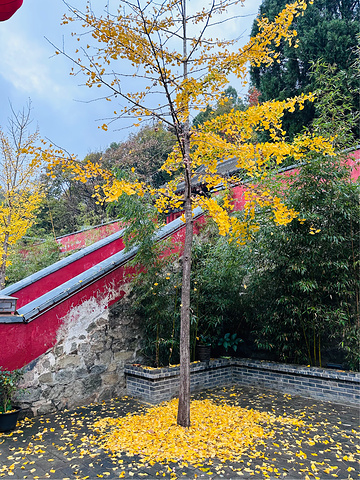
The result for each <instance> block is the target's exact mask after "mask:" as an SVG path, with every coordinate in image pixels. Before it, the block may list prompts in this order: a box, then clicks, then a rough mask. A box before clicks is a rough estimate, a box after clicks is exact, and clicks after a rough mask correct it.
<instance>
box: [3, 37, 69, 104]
mask: <svg viewBox="0 0 360 480" xmlns="http://www.w3.org/2000/svg"><path fill="white" fill-rule="evenodd" d="M0 44H1V46H2V48H1V52H0V64H1V75H2V77H3V78H4V79H5V80H7V81H8V82H10V83H11V84H12V85H13V87H15V88H16V89H17V90H18V91H19V92H25V93H26V94H28V95H29V96H33V95H38V96H39V97H42V98H43V99H46V100H47V101H49V102H50V103H52V104H54V105H56V106H60V105H61V104H62V103H63V102H64V101H69V100H71V97H70V96H69V91H68V89H67V88H65V87H64V86H63V85H62V84H61V83H60V82H58V81H57V79H54V78H53V72H52V71H51V70H50V65H49V64H50V63H51V62H50V61H49V52H48V51H46V50H45V48H43V47H41V46H39V45H37V44H36V42H34V41H32V40H31V39H29V38H26V36H25V35H24V34H22V33H21V32H20V33H19V32H16V33H15V32H12V31H9V30H8V31H7V32H3V31H1V32H0Z"/></svg>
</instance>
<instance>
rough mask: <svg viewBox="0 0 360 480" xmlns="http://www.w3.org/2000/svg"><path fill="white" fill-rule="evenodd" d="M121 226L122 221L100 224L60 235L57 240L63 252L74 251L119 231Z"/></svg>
mask: <svg viewBox="0 0 360 480" xmlns="http://www.w3.org/2000/svg"><path fill="white" fill-rule="evenodd" d="M121 228H122V224H121V222H113V223H109V224H107V225H99V226H97V227H94V228H91V229H88V230H82V231H81V232H75V233H69V235H63V236H62V237H58V238H57V239H56V241H57V243H58V244H59V245H60V251H61V252H72V251H73V250H79V249H81V248H85V247H86V246H87V245H90V244H92V243H94V242H97V241H98V240H102V239H103V238H106V237H108V236H109V235H111V234H112V233H115V232H118V231H119V230H121Z"/></svg>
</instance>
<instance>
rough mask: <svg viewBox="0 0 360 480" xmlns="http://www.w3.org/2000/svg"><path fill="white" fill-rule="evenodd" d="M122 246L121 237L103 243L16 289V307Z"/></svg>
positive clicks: (108, 255)
mask: <svg viewBox="0 0 360 480" xmlns="http://www.w3.org/2000/svg"><path fill="white" fill-rule="evenodd" d="M123 248H124V241H123V239H122V238H118V239H117V240H114V241H113V242H111V243H109V244H107V245H104V246H103V247H101V248H99V249H97V250H95V251H94V252H91V253H89V254H88V255H85V256H84V257H81V258H79V259H78V260H75V261H74V262H72V263H70V264H69V265H67V266H65V267H63V268H61V269H59V270H57V271H55V272H53V273H50V274H49V275H47V276H46V277H43V278H41V279H40V280H38V281H37V282H35V283H32V284H31V285H28V286H26V287H24V288H22V289H20V290H18V291H17V292H16V293H13V294H12V296H14V297H18V298H19V300H18V302H17V308H21V307H23V306H24V305H26V304H28V303H29V302H32V301H33V300H35V299H36V298H39V297H41V295H44V294H45V293H47V292H49V291H50V290H52V289H54V288H55V287H58V286H59V285H62V284H63V283H65V282H67V281H68V280H70V279H71V278H74V277H76V275H79V274H80V273H82V272H85V270H88V269H89V268H91V267H93V266H94V265H97V264H98V263H100V262H102V261H103V260H105V259H106V258H109V257H111V255H114V254H115V253H117V252H120V251H121V250H122V249H123Z"/></svg>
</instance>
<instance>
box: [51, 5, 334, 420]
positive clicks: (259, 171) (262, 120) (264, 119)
mask: <svg viewBox="0 0 360 480" xmlns="http://www.w3.org/2000/svg"><path fill="white" fill-rule="evenodd" d="M190 3H191V2H189V1H188V0H168V1H164V2H159V1H156V0H148V1H140V0H128V1H127V0H121V1H119V9H118V11H117V12H115V13H111V12H110V11H106V12H105V14H104V15H100V16H97V15H96V14H95V13H94V11H93V10H92V7H91V5H90V4H88V6H87V7H86V10H85V11H84V12H80V11H78V10H75V9H71V11H72V13H70V14H69V15H66V16H65V17H64V23H69V22H72V21H76V20H78V21H79V22H80V24H81V27H83V28H84V29H85V30H80V32H78V33H74V35H75V37H76V38H77V40H78V41H79V48H78V50H76V52H75V53H73V54H70V53H69V52H67V51H65V50H64V49H62V50H59V49H58V50H57V53H58V54H59V53H62V54H64V55H66V56H68V57H69V58H70V59H71V60H72V61H73V62H74V64H73V68H72V73H73V74H74V75H77V74H79V73H80V72H83V73H84V74H85V76H86V84H87V86H88V87H102V88H103V89H105V93H104V98H106V100H108V101H110V102H111V101H117V100H120V102H118V103H119V105H118V107H115V109H114V110H113V115H112V116H111V118H110V119H109V121H108V122H106V123H104V124H103V125H102V128H103V129H104V130H108V127H109V125H110V124H111V123H112V122H113V121H115V120H120V121H121V120H122V119H124V118H125V119H126V118H131V117H132V118H134V124H135V125H139V124H140V123H141V122H143V121H146V120H150V121H154V120H155V121H157V122H162V124H163V125H164V126H167V127H169V128H171V131H173V132H174V133H175V135H176V140H177V142H176V145H175V147H174V149H173V151H172V153H171V154H170V155H169V157H168V158H167V160H166V161H165V163H164V164H163V166H162V167H161V168H162V169H163V170H164V171H166V172H167V173H170V174H172V175H173V178H172V179H171V180H170V181H169V182H168V183H167V184H166V185H165V186H163V187H161V188H157V189H155V188H153V187H151V186H150V185H146V184H145V183H144V182H140V181H137V180H134V181H129V180H126V179H124V178H122V179H121V178H116V176H115V175H113V173H112V172H110V171H106V170H104V169H102V168H101V167H100V165H98V164H94V163H88V164H86V165H83V164H79V163H77V162H76V161H75V160H74V159H72V160H64V168H69V169H71V170H72V172H73V174H74V175H75V176H76V177H77V178H79V179H82V180H83V181H86V180H87V179H88V178H90V177H91V176H94V175H96V176H97V175H101V176H102V177H103V178H104V180H105V183H104V184H103V185H102V186H99V189H98V194H99V197H101V198H102V199H104V200H105V201H107V202H112V201H114V200H117V199H119V197H121V195H123V194H126V195H139V196H144V195H145V194H146V195H150V196H152V197H153V201H154V203H155V205H156V207H157V209H158V211H159V212H167V211H169V210H170V209H174V208H181V209H183V210H184V215H183V220H184V222H185V241H184V247H183V255H182V294H181V328H180V330H181V332H180V389H179V407H178V416H177V422H178V424H179V425H182V426H184V427H188V426H189V425H190V347H189V330H190V271H191V251H192V239H193V209H194V208H195V207H197V206H200V207H202V208H203V209H204V210H205V211H206V212H208V213H209V214H210V215H211V216H212V217H213V218H214V220H215V221H216V223H217V224H218V226H219V233H220V234H221V235H228V236H229V238H231V239H235V240H236V241H237V242H239V243H245V242H246V241H247V240H248V238H249V237H250V236H251V234H252V232H253V231H254V229H257V228H258V226H257V225H256V221H255V220H256V219H255V208H256V205H257V204H261V205H268V207H269V209H271V211H272V212H273V218H274V221H275V222H277V223H280V224H284V223H287V222H290V221H291V220H292V219H293V218H295V217H296V215H297V213H296V212H295V211H293V210H291V209H288V208H287V207H286V206H285V205H284V203H282V201H281V197H280V195H277V194H273V193H271V191H270V189H268V188H266V187H263V188H262V187H261V183H262V180H263V179H264V178H265V177H266V176H268V174H269V171H270V169H271V167H273V166H274V165H280V164H281V162H282V161H283V159H285V158H287V157H289V156H292V157H293V158H294V159H295V160H297V159H299V158H301V157H302V156H303V155H305V154H306V153H307V152H309V151H310V150H316V151H325V152H331V145H330V144H329V143H328V142H327V141H326V140H325V139H323V138H321V137H315V136H311V135H303V136H301V137H298V138H296V139H295V140H294V142H293V143H291V144H289V143H287V141H286V137H285V132H284V131H283V129H282V125H281V120H282V116H283V113H284V111H290V112H292V111H294V110H295V109H296V108H300V109H302V108H303V106H304V103H305V102H306V101H313V100H314V97H313V95H312V94H308V95H301V96H299V97H297V98H294V99H288V100H285V101H282V102H267V103H264V104H262V105H259V106H253V107H250V108H248V109H247V110H246V111H239V110H237V111H231V112H228V113H226V114H224V115H222V116H219V117H216V118H214V119H212V120H210V121H208V122H205V123H204V124H203V125H201V126H199V127H198V128H191V125H190V117H191V116H192V115H193V114H196V112H198V111H201V110H203V109H205V108H206V106H207V105H214V104H215V103H217V104H221V102H226V100H227V98H226V96H224V95H222V92H223V91H224V88H225V87H226V86H227V85H228V82H229V80H228V79H229V75H232V77H234V76H235V77H237V79H238V82H239V84H245V83H246V73H247V67H248V65H249V64H251V65H255V66H259V65H263V64H265V65H271V64H272V62H274V61H277V58H276V54H275V52H274V48H273V45H274V44H279V42H280V41H281V40H285V41H288V42H290V43H292V42H295V43H296V41H297V39H296V32H295V31H293V30H292V29H291V23H292V21H293V19H294V18H295V17H296V16H298V15H302V14H303V12H304V10H305V9H306V2H305V1H304V0H298V1H295V2H294V3H291V4H289V5H287V6H286V8H285V9H284V10H283V11H282V12H281V13H280V14H279V15H278V16H277V17H276V18H275V19H274V21H273V22H269V21H268V20H267V19H266V18H261V19H259V20H258V23H259V32H258V34H257V35H256V36H255V37H252V38H251V39H250V40H249V42H248V43H247V44H246V45H245V46H243V47H240V48H239V47H238V46H237V40H222V39H218V38H212V37H211V36H210V35H211V30H212V29H213V28H219V26H221V29H222V31H224V29H225V28H226V22H228V21H231V20H235V18H236V16H238V15H241V10H240V9H241V4H242V1H241V0H228V1H226V0H212V1H210V3H209V4H208V5H207V6H204V5H205V4H204V3H203V4H202V6H201V7H200V10H199V11H198V12H196V11H193V10H191V11H189V10H188V9H189V8H190ZM192 5H193V4H192ZM230 12H232V13H231V14H230ZM87 38H89V40H88V43H86V41H87ZM84 42H85V43H84ZM129 77H130V78H132V79H133V80H132V84H133V86H134V88H133V89H130V90H129V89H126V88H124V83H125V80H126V79H127V78H129ZM137 86H138V87H139V88H138V90H137V89H136V88H137ZM256 132H265V133H266V136H264V135H263V136H262V138H267V140H266V141H263V142H257V141H256ZM229 158H237V167H238V168H239V169H241V170H242V172H246V174H247V177H248V178H251V177H252V178H253V179H254V182H253V186H252V185H251V184H248V193H247V194H246V195H247V204H246V208H245V216H244V219H243V220H240V219H239V218H235V217H234V216H232V215H231V209H232V204H231V199H230V196H228V197H227V196H225V197H224V198H223V203H222V205H221V206H220V204H219V203H218V202H217V200H216V198H215V197H207V196H196V195H194V190H193V189H192V181H193V178H194V175H195V174H196V172H197V170H198V169H199V167H202V169H201V174H199V173H197V174H196V175H197V181H199V182H201V183H205V184H207V187H208V189H209V190H211V189H212V188H213V187H216V186H218V185H219V184H220V183H221V184H222V185H223V187H224V189H225V191H226V190H227V189H229V187H230V186H231V181H232V180H231V179H225V178H222V177H221V175H220V174H219V173H218V165H219V164H220V163H221V162H223V161H225V160H227V159H229ZM57 162H60V159H58V160H57ZM179 182H184V183H183V185H184V188H183V189H178V185H179Z"/></svg>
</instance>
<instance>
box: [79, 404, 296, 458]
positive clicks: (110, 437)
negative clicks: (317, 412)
mask: <svg viewBox="0 0 360 480" xmlns="http://www.w3.org/2000/svg"><path fill="white" fill-rule="evenodd" d="M177 403H178V401H177V400H173V401H171V402H166V403H163V404H161V405H159V406H156V407H153V408H151V409H149V410H148V411H147V412H146V413H145V414H143V415H128V416H126V417H124V418H109V417H108V418H104V419H102V420H99V421H98V422H96V423H95V424H94V427H95V430H96V431H97V432H98V433H99V434H100V438H99V439H98V446H100V447H101V448H104V449H109V450H111V451H112V452H114V453H116V452H119V453H120V452H126V453H127V454H131V455H140V456H141V458H142V460H141V461H143V462H147V463H148V462H150V463H151V462H154V463H155V462H164V461H167V462H169V461H170V462H171V461H173V462H189V463H191V464H196V463H199V462H203V461H205V460H206V459H209V458H214V457H216V458H217V459H218V460H220V461H222V462H225V461H227V460H240V458H241V455H242V454H243V452H244V451H245V450H246V449H247V448H248V447H249V446H250V445H256V444H259V443H261V442H262V440H263V439H265V438H267V437H269V436H272V434H273V428H274V427H275V424H277V425H279V424H287V425H289V424H290V425H294V426H301V425H302V424H303V423H302V421H301V420H298V419H295V418H290V417H289V418H288V417H276V416H275V415H272V414H269V413H267V412H259V411H257V410H253V409H250V410H249V409H245V408H241V407H239V406H232V405H226V404H222V405H219V404H216V403H214V402H212V401H211V400H196V401H193V402H192V403H191V427H190V428H183V427H180V426H178V425H177V423H176V416H177ZM82 440H83V442H84V446H85V445H86V443H87V438H83V439H82Z"/></svg>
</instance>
